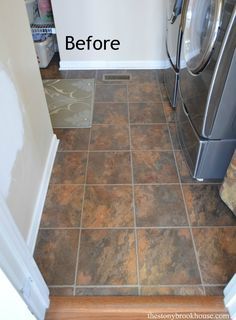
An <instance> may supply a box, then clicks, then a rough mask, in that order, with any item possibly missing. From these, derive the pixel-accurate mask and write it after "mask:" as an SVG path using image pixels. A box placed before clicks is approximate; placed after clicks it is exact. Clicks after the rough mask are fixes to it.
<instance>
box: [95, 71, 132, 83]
mask: <svg viewBox="0 0 236 320" xmlns="http://www.w3.org/2000/svg"><path fill="white" fill-rule="evenodd" d="M129 74H131V73H130V72H129V70H98V71H97V78H96V83H97V84H125V85H126V84H128V83H129V82H130V80H127V79H125V80H105V81H104V80H103V77H104V75H129ZM131 80H132V78H131Z"/></svg>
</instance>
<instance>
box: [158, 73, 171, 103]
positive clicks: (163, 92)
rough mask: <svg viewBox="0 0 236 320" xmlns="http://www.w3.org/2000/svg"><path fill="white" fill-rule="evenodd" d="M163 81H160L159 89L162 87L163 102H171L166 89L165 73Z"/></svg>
mask: <svg viewBox="0 0 236 320" xmlns="http://www.w3.org/2000/svg"><path fill="white" fill-rule="evenodd" d="M162 80H163V81H159V87H160V91H161V95H162V100H163V101H164V102H169V98H168V95H167V91H166V87H165V84H164V73H163V79H162Z"/></svg>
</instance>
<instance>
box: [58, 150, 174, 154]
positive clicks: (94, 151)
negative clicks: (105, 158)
mask: <svg viewBox="0 0 236 320" xmlns="http://www.w3.org/2000/svg"><path fill="white" fill-rule="evenodd" d="M86 152H89V153H99V152H100V153H101V152H103V153H105V152H107V153H108V152H109V153H111V152H123V153H124V152H126V153H128V152H173V150H172V149H131V150H129V149H114V150H111V149H109V150H64V151H58V153H86Z"/></svg>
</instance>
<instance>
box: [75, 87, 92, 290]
mask: <svg viewBox="0 0 236 320" xmlns="http://www.w3.org/2000/svg"><path fill="white" fill-rule="evenodd" d="M95 91H96V84H95ZM91 135H92V130H91V129H90V132H89V142H88V148H89V145H90V140H91ZM88 163H89V152H88V154H87V163H86V167H85V177H84V190H83V200H82V210H81V216H80V233H79V242H78V250H77V258H76V266H75V279H74V290H73V295H74V296H75V294H76V281H77V274H78V266H79V253H80V245H81V233H82V230H83V229H82V223H83V213H84V201H85V192H86V181H87V173H88Z"/></svg>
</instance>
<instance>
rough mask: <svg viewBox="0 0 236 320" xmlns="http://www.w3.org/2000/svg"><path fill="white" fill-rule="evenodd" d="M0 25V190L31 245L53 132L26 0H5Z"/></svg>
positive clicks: (1, 10) (1, 9)
mask: <svg viewBox="0 0 236 320" xmlns="http://www.w3.org/2000/svg"><path fill="white" fill-rule="evenodd" d="M0 30H1V31H0V32H1V42H0V112H1V116H0V155H1V157H0V193H1V194H2V195H3V197H4V199H5V201H6V203H7V205H8V207H9V209H10V212H11V213H12V216H13V218H14V220H15V222H16V224H17V226H18V227H19V230H20V232H21V234H22V235H23V237H24V239H25V240H27V241H28V245H29V246H30V247H31V249H32V248H33V244H32V243H30V241H31V240H32V239H34V238H35V236H36V232H37V226H36V225H37V224H38V223H39V219H40V217H39V216H38V215H40V210H39V207H40V205H41V206H42V203H43V196H44V193H45V192H46V191H45V190H43V188H46V184H47V182H46V180H47V178H46V172H47V170H49V171H50V169H48V168H46V167H47V166H49V160H48V159H49V158H50V153H49V152H50V150H51V149H50V148H51V147H52V141H53V139H54V135H53V132H52V127H51V122H50V118H49V114H48V109H47V104H46V100H45V96H44V92H43V86H42V81H41V77H40V72H39V68H38V64H37V59H36V54H35V51H34V46H33V42H32V37H31V32H30V28H29V23H28V17H27V14H26V9H25V3H24V0H17V1H15V0H1V3H0ZM48 174H49V173H48ZM43 184H45V186H44V187H43ZM40 201H41V202H42V203H40ZM32 233H34V234H32ZM30 239H31V240H30ZM34 240H35V239H34ZM34 240H33V241H34Z"/></svg>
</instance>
